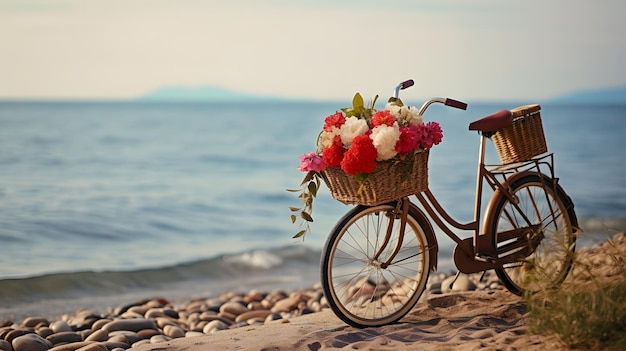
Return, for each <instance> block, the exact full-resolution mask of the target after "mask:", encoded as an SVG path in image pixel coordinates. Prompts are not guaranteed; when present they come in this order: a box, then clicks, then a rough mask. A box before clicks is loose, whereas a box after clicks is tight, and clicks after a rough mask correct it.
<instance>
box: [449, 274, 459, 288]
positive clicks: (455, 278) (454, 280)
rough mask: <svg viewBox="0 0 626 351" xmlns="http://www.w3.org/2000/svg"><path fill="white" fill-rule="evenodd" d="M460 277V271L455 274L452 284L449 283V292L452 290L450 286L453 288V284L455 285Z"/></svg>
mask: <svg viewBox="0 0 626 351" xmlns="http://www.w3.org/2000/svg"><path fill="white" fill-rule="evenodd" d="M460 275H461V271H458V272H456V275H455V276H454V279H452V282H450V290H452V286H454V283H456V280H457V279H459V276H460Z"/></svg>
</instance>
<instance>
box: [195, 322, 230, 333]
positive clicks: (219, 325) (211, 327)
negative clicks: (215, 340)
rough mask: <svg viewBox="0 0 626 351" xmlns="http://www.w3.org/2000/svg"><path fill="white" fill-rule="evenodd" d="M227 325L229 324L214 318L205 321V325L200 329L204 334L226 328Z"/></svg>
mask: <svg viewBox="0 0 626 351" xmlns="http://www.w3.org/2000/svg"><path fill="white" fill-rule="evenodd" d="M228 326H229V325H228V324H226V323H224V322H222V321H221V320H217V319H216V320H213V321H210V322H209V323H207V325H205V326H204V328H203V329H202V332H203V333H204V334H211V333H215V332H216V331H219V330H225V329H228Z"/></svg>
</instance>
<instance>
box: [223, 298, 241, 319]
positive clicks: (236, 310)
mask: <svg viewBox="0 0 626 351" xmlns="http://www.w3.org/2000/svg"><path fill="white" fill-rule="evenodd" d="M247 311H248V308H246V306H245V305H243V304H241V303H239V302H235V301H231V302H226V303H225V304H223V305H222V306H221V307H220V313H222V314H226V315H232V316H238V315H240V314H242V313H244V312H247ZM228 319H230V318H228Z"/></svg>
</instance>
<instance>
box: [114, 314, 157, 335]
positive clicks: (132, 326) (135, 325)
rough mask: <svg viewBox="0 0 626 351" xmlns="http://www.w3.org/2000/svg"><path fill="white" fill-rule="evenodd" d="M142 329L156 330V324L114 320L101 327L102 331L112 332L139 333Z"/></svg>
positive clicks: (150, 321) (151, 321)
mask: <svg viewBox="0 0 626 351" xmlns="http://www.w3.org/2000/svg"><path fill="white" fill-rule="evenodd" d="M142 329H157V326H156V323H155V322H154V321H153V320H150V319H144V318H134V319H116V320H113V321H111V322H109V323H107V324H105V325H104V326H103V327H102V330H105V331H107V332H109V333H110V332H112V331H116V330H131V331H135V332H136V331H139V330H142Z"/></svg>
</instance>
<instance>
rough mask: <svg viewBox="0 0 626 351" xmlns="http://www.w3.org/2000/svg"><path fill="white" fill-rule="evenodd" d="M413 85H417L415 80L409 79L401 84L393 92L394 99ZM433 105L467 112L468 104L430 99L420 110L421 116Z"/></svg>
mask: <svg viewBox="0 0 626 351" xmlns="http://www.w3.org/2000/svg"><path fill="white" fill-rule="evenodd" d="M413 84H415V82H413V79H409V80H406V81H404V82H402V83H400V84H398V85H397V86H396V88H395V89H394V92H393V97H395V98H398V94H399V93H400V90H404V89H406V88H409V87H412V86H413ZM433 103H441V104H444V105H446V106H450V107H454V108H458V109H461V110H467V104H466V103H464V102H462V101H458V100H454V99H450V98H446V99H443V98H434V99H430V100H428V101H426V102H425V103H424V104H423V105H422V107H421V108H420V110H419V115H420V116H422V115H423V114H424V112H426V109H427V108H428V106H430V105H431V104H433Z"/></svg>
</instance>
